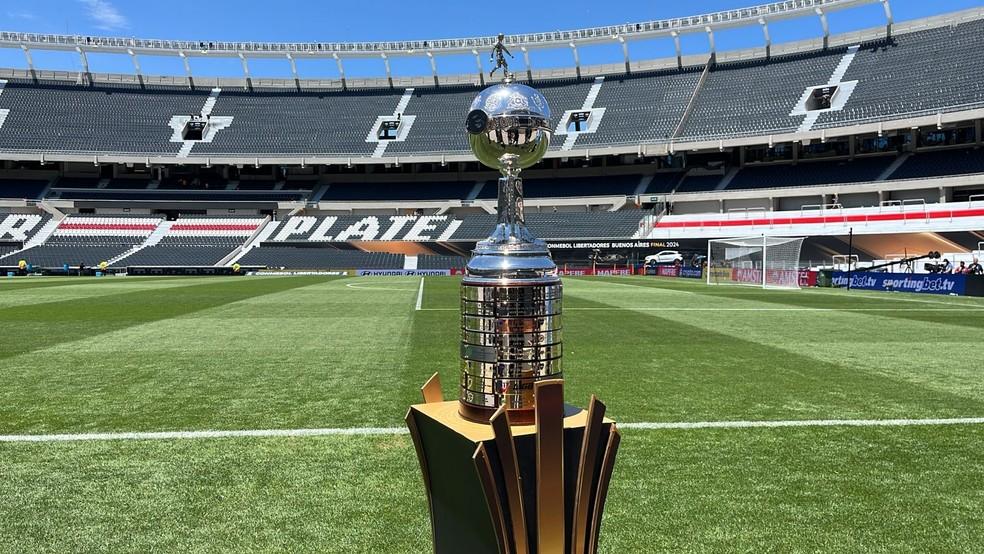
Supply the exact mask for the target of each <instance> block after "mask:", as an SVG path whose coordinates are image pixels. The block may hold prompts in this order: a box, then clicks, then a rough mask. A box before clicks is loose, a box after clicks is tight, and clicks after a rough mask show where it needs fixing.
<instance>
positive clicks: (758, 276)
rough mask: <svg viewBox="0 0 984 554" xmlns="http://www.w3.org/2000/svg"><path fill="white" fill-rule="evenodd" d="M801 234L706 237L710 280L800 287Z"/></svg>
mask: <svg viewBox="0 0 984 554" xmlns="http://www.w3.org/2000/svg"><path fill="white" fill-rule="evenodd" d="M802 247H803V238H802V237H792V238H790V237H768V236H764V235H763V236H758V237H740V238H732V239H711V240H709V241H707V284H708V285H746V286H757V287H763V288H767V287H770V288H786V289H798V288H800V280H799V269H800V263H799V260H800V250H801V249H802Z"/></svg>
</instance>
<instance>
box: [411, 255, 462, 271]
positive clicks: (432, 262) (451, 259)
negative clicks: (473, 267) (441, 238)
mask: <svg viewBox="0 0 984 554" xmlns="http://www.w3.org/2000/svg"><path fill="white" fill-rule="evenodd" d="M467 263H468V260H467V259H465V258H464V257H463V256H447V255H431V254H426V255H423V256H417V269H462V268H464V267H465V264H467Z"/></svg>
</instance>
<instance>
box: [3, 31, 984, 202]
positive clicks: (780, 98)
mask: <svg viewBox="0 0 984 554" xmlns="http://www.w3.org/2000/svg"><path fill="white" fill-rule="evenodd" d="M982 31H984V21H982V20H973V21H966V22H963V23H961V24H959V25H946V26H941V27H935V28H931V29H925V30H922V31H917V32H910V33H902V34H898V35H893V37H892V38H891V39H888V40H880V41H875V42H871V43H866V44H862V45H860V49H859V50H858V51H857V52H856V54H855V55H853V57H849V56H847V54H848V53H849V52H850V50H849V48H848V47H847V46H838V47H832V48H829V49H827V50H820V51H813V52H804V53H797V54H786V55H780V56H774V57H772V58H770V59H749V60H744V61H733V62H727V63H718V64H713V65H712V66H711V67H710V68H708V69H709V70H708V71H707V72H706V74H705V73H704V72H703V69H704V68H703V66H697V67H685V68H682V69H674V70H661V71H649V72H639V73H636V74H633V75H607V76H605V78H604V81H603V82H602V83H601V84H600V88H599V89H598V90H597V96H596V97H595V98H594V100H593V102H592V106H593V107H595V108H605V114H604V116H603V117H602V119H601V121H600V124H599V126H598V128H597V130H596V132H594V133H591V134H582V135H580V136H579V137H578V138H577V141H576V144H577V145H578V146H582V147H589V146H599V145H601V146H603V145H616V144H632V143H645V142H666V141H669V140H671V139H677V140H679V139H686V140H698V139H716V138H719V137H736V136H747V135H753V134H760V135H765V134H772V133H780V132H792V131H796V130H797V128H798V127H799V126H800V124H801V123H803V122H804V116H803V115H791V111H792V110H793V108H794V107H795V106H796V105H797V103H798V101H799V100H800V99H801V98H802V97H803V95H804V93H805V92H806V91H807V89H808V88H810V87H814V86H819V85H824V84H827V83H828V81H829V80H830V79H831V78H833V77H834V76H835V68H838V66H841V68H842V69H843V70H844V74H843V76H841V77H840V82H841V83H844V82H851V81H857V86H856V87H855V88H854V89H853V92H852V93H851V95H850V96H849V97H848V98H847V100H846V104H845V105H844V106H843V109H842V110H840V111H825V112H821V113H819V114H818V116H817V120H816V122H815V123H814V124H813V128H817V129H819V128H829V127H835V126H837V125H844V124H846V123H859V122H871V121H881V120H885V119H887V118H892V117H899V116H902V115H906V114H925V113H931V114H934V113H936V112H947V111H954V110H958V109H968V107H979V106H980V105H981V104H982V103H984V84H982V83H981V80H980V79H979V76H980V74H981V73H982V72H984V61H982V59H981V57H980V56H979V55H977V48H976V44H977V41H978V40H979V37H980V36H981V33H982ZM842 64H843V65H842ZM702 75H703V78H702ZM593 84H594V80H593V78H584V79H571V78H564V79H554V80H541V81H537V82H536V83H535V85H536V86H537V87H538V88H539V90H540V91H541V92H543V94H544V95H545V96H546V97H547V100H548V101H549V103H550V105H551V108H552V120H551V122H550V125H551V126H552V127H553V128H556V127H557V126H559V125H561V124H564V125H566V122H564V121H561V119H563V116H564V113H565V112H566V111H568V110H579V109H581V108H582V107H583V106H584V102H585V100H586V99H587V98H588V93H589V91H590V90H591V88H592V86H593ZM4 90H5V92H4V94H3V96H2V97H0V108H2V109H7V110H10V111H9V115H8V116H7V118H6V122H5V123H4V126H3V130H2V132H0V150H8V151H24V150H29V151H37V152H52V151H69V152H114V153H117V152H119V153H133V154H145V153H153V154H162V155H171V156H177V155H178V153H179V151H180V149H181V148H182V146H183V145H182V143H181V142H180V141H178V142H172V140H171V138H172V135H173V132H174V131H173V129H172V128H171V127H170V126H169V124H168V122H169V121H170V119H171V117H172V116H190V115H192V114H199V113H201V111H202V109H203V106H205V102H206V99H208V98H209V97H208V93H209V91H207V90H189V89H187V88H182V87H179V86H163V85H154V86H147V87H146V88H144V89H141V88H140V87H138V86H137V85H129V84H105V83H98V84H96V85H95V86H90V87H84V86H79V85H76V84H73V83H70V82H66V81H53V80H41V81H40V82H38V83H33V82H31V81H30V80H25V79H10V80H9V81H8V82H7V84H6V87H5V89H4ZM478 90H479V87H478V86H476V85H447V86H441V87H434V86H429V87H415V88H414V89H413V91H412V93H411V94H410V96H409V101H408V102H407V103H406V105H405V107H404V108H403V109H402V111H400V115H401V116H414V117H415V118H416V120H415V122H414V123H413V125H412V127H411V129H410V131H409V133H408V134H407V135H406V137H405V139H404V140H400V141H391V142H389V143H388V144H386V149H385V151H386V153H387V155H394V154H395V155H409V154H425V153H430V154H433V153H461V152H466V151H468V146H467V141H466V137H465V136H464V134H463V133H462V132H461V125H462V122H461V117H462V116H461V114H463V113H466V111H467V108H468V106H469V105H470V103H471V101H472V99H473V98H474V96H475V94H476V93H477V92H478ZM406 93H407V91H406V90H404V89H400V88H395V89H389V88H362V89H354V88H353V89H349V90H345V91H340V90H303V91H300V92H299V91H297V90H295V89H294V88H285V89H271V88H257V89H254V90H252V91H249V90H242V89H237V88H228V87H227V88H226V89H222V90H221V91H220V92H218V93H217V94H218V96H217V97H215V100H214V102H215V103H214V107H213V108H212V110H211V114H210V115H211V116H212V117H223V118H232V120H231V123H229V125H228V126H227V127H226V128H224V129H222V130H220V131H218V132H216V133H215V134H214V136H213V137H212V138H211V141H210V142H196V143H194V145H193V148H192V150H190V151H191V152H194V154H196V155H203V156H214V155H225V154H228V155H257V156H261V155H273V154H284V155H308V156H315V155H327V154H330V155H338V156H355V157H371V156H372V155H373V153H374V152H375V150H376V147H377V142H375V140H374V139H372V138H371V137H370V135H371V134H372V130H373V125H374V123H375V122H376V120H377V118H378V117H380V116H385V117H391V116H393V115H394V112H396V111H398V110H399V109H400V105H401V98H403V96H404V94H406ZM691 100H692V103H691ZM688 106H690V109H689V110H688ZM678 127H679V132H676V131H677V128H678ZM674 134H676V135H677V136H676V137H674ZM367 138H369V139H370V140H367ZM551 144H552V147H553V149H555V150H556V149H559V148H561V146H562V145H564V144H565V136H564V135H555V136H554V137H553V140H552V143H551ZM163 184H164V186H165V188H166V186H167V185H166V183H163Z"/></svg>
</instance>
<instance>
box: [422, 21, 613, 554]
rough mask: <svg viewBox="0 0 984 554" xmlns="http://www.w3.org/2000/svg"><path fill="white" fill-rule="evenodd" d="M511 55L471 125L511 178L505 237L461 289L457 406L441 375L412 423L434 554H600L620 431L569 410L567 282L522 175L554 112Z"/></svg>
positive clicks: (498, 236) (536, 156)
mask: <svg viewBox="0 0 984 554" xmlns="http://www.w3.org/2000/svg"><path fill="white" fill-rule="evenodd" d="M503 51H505V52H506V53H508V50H506V49H505V46H504V44H503V36H502V35H499V39H498V41H497V42H496V47H495V49H494V50H493V61H495V62H496V63H497V67H503V69H504V73H505V79H504V81H503V82H502V83H501V84H496V85H493V86H490V87H488V88H486V89H485V90H483V91H482V92H481V93H480V94H479V95H478V96H477V97H476V98H475V100H474V102H472V105H471V109H470V110H469V112H468V114H467V117H466V121H465V128H466V130H467V132H468V139H469V143H470V145H471V149H472V152H473V153H474V154H475V156H476V157H477V158H478V160H479V161H480V162H482V163H483V164H485V165H486V166H489V167H491V168H494V169H497V170H499V172H500V173H501V174H502V176H501V177H500V178H499V197H498V221H497V223H496V226H495V229H493V231H492V234H491V235H490V236H489V237H488V238H487V239H485V240H483V241H481V242H479V243H478V244H477V245H476V247H475V250H474V251H473V252H472V257H471V259H470V260H469V262H468V264H467V266H466V271H465V275H464V277H463V278H462V281H461V345H460V349H461V373H460V387H459V389H458V390H459V399H458V400H457V401H453V400H452V401H444V399H443V396H442V391H441V385H440V380H439V378H438V374H437V373H435V374H434V375H433V376H432V377H431V379H430V380H429V381H428V382H427V383H426V384H425V385H424V386H423V387H422V391H423V396H424V403H423V404H417V405H414V406H411V408H410V411H409V412H408V413H407V418H406V421H407V425H408V427H409V428H410V434H411V436H412V438H413V442H414V446H415V448H416V450H417V458H418V460H419V461H420V467H421V470H422V472H423V477H424V485H425V488H426V490H427V500H428V505H429V508H430V516H431V531H432V534H433V539H434V551H435V552H438V553H441V554H443V553H445V552H469V554H475V553H479V552H490V553H493V552H496V553H503V554H505V553H517V554H526V553H531V552H539V553H551V554H552V553H558V554H559V553H562V552H563V553H575V554H583V553H589V552H595V551H597V547H598V534H599V531H600V527H601V516H602V512H603V508H604V503H605V498H606V496H607V492H608V485H609V482H610V479H611V475H612V469H613V467H614V463H615V455H616V453H617V451H618V445H619V439H620V435H619V433H618V430H617V429H616V428H615V424H614V422H612V421H611V420H609V419H606V418H605V405H604V404H602V403H601V402H599V401H598V400H597V399H596V398H595V397H594V396H592V397H591V401H590V403H589V406H588V408H587V409H579V408H575V407H573V406H568V405H565V404H564V393H563V380H562V378H561V377H562V375H563V373H562V366H561V360H562V341H561V331H562V327H563V325H562V316H563V314H562V297H563V286H562V284H561V281H560V277H559V275H558V272H557V266H556V264H554V262H553V259H552V258H551V257H550V251H549V250H548V249H547V245H546V243H545V242H544V241H542V240H539V239H537V238H536V237H534V236H533V234H532V233H530V231H529V229H527V227H526V224H525V218H524V213H523V181H522V179H521V177H520V172H521V171H522V170H523V169H525V168H527V167H529V166H531V165H533V164H535V163H537V162H538V161H540V160H541V159H542V158H543V156H544V154H545V153H546V151H547V147H548V146H549V143H550V129H549V127H548V124H549V121H550V107H549V106H548V105H547V100H546V98H545V97H544V96H543V95H542V94H541V93H540V92H539V91H537V90H535V89H533V88H531V87H529V86H526V85H522V84H518V83H515V82H513V79H512V76H511V74H510V73H509V72H508V67H506V62H505V58H504V57H503V55H502V52H503ZM496 54H498V57H497V58H496V57H495V56H496Z"/></svg>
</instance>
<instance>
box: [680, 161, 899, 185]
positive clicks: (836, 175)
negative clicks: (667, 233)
mask: <svg viewBox="0 0 984 554" xmlns="http://www.w3.org/2000/svg"><path fill="white" fill-rule="evenodd" d="M894 160H895V157H894V156H875V157H865V158H857V159H855V160H853V161H848V160H837V161H804V162H800V163H798V164H795V165H789V164H769V165H747V166H745V167H743V168H741V170H740V171H739V172H738V173H737V174H736V175H735V177H734V178H733V179H732V180H731V182H730V183H728V187H727V188H728V190H732V189H751V188H777V187H794V186H801V185H829V184H835V183H852V182H854V183H864V182H868V181H874V180H875V179H877V178H878V176H879V175H881V174H882V173H883V172H884V171H885V170H887V169H888V166H889V165H891V163H892V162H893V161H894ZM719 180H720V179H719ZM684 182H686V181H684Z"/></svg>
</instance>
